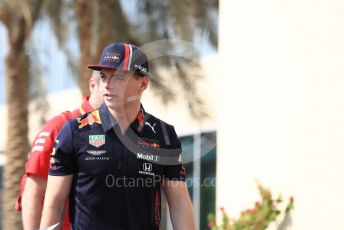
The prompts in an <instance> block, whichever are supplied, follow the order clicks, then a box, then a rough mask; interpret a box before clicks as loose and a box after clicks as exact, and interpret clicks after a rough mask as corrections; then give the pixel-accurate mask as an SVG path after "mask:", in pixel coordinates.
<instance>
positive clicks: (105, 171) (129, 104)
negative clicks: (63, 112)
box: [41, 43, 195, 230]
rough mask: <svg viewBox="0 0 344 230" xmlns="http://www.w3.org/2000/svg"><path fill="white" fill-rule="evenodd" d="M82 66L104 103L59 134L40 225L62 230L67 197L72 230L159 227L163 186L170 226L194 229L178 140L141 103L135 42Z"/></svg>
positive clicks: (141, 59) (144, 63)
mask: <svg viewBox="0 0 344 230" xmlns="http://www.w3.org/2000/svg"><path fill="white" fill-rule="evenodd" d="M88 67H89V68H90V69H93V70H97V71H100V78H101V81H100V85H101V87H102V88H104V92H103V98H104V102H105V103H104V104H102V105H101V106H100V108H99V109H97V110H95V111H93V112H90V113H86V114H84V115H82V116H81V117H79V118H77V119H72V120H69V121H67V122H66V124H65V125H64V126H63V128H62V129H61V131H60V133H59V134H58V136H57V138H56V140H55V151H54V152H53V153H52V155H51V164H50V169H49V176H48V184H47V191H46V196H45V202H44V209H43V214H42V219H41V228H43V229H44V228H48V227H56V229H59V228H60V227H61V222H62V219H63V214H64V209H65V203H66V200H67V199H68V198H69V202H70V224H71V228H72V229H82V230H87V229H102V230H107V229H113V230H121V229H123V230H135V229H140V230H144V229H147V230H154V229H159V227H160V222H161V220H160V206H161V204H160V201H161V194H160V191H161V188H162V190H163V191H164V193H165V195H166V198H167V202H168V205H169V209H170V217H171V221H172V225H173V228H174V229H185V230H192V229H195V225H194V218H193V211H192V204H191V201H190V197H189V194H188V191H187V185H186V183H185V181H184V180H185V169H184V167H183V165H182V163H181V154H182V152H181V143H180V141H179V140H178V137H177V134H176V132H175V130H174V127H173V126H172V125H169V124H167V123H166V122H164V121H162V120H160V119H158V118H156V117H155V116H153V115H151V114H149V113H148V112H146V111H145V109H144V108H143V106H142V104H141V96H142V94H143V92H144V91H145V90H146V89H147V87H148V84H149V76H150V72H149V64H148V58H147V56H146V55H145V53H144V52H143V50H141V49H140V48H138V47H136V46H135V45H132V44H128V43H112V44H110V45H108V46H107V47H105V49H104V50H103V52H102V55H101V58H100V62H99V64H97V65H90V66H88ZM54 229H55V228H54Z"/></svg>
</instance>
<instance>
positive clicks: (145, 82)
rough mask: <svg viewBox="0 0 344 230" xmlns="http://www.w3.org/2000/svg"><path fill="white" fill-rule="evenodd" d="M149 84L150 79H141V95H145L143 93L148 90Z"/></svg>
mask: <svg viewBox="0 0 344 230" xmlns="http://www.w3.org/2000/svg"><path fill="white" fill-rule="evenodd" d="M148 84H149V79H148V77H146V76H144V77H142V79H141V86H140V89H139V91H140V93H143V91H145V90H146V89H147V88H148Z"/></svg>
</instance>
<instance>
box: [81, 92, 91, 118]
mask: <svg viewBox="0 0 344 230" xmlns="http://www.w3.org/2000/svg"><path fill="white" fill-rule="evenodd" d="M89 99H90V96H86V97H84V99H83V101H82V104H81V106H80V113H81V114H84V113H88V112H91V111H93V110H94V108H93V107H92V106H91V104H90V103H89V101H88V100H89Z"/></svg>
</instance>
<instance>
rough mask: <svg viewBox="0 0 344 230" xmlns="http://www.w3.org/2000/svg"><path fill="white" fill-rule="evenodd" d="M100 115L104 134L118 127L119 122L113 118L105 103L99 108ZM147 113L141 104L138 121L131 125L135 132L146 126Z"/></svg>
mask: <svg viewBox="0 0 344 230" xmlns="http://www.w3.org/2000/svg"><path fill="white" fill-rule="evenodd" d="M99 115H100V119H101V121H102V126H103V130H104V132H108V131H109V130H111V129H113V128H115V126H116V125H117V123H118V122H117V120H116V119H115V118H114V117H113V116H112V114H111V113H110V111H109V109H108V108H107V106H106V105H105V103H103V104H102V105H101V106H100V108H99ZM145 116H146V112H145V110H144V108H143V106H142V104H141V108H140V111H139V112H138V114H137V116H136V119H135V120H134V121H133V122H132V123H131V124H130V127H131V128H132V129H134V130H138V131H139V130H141V128H142V127H143V126H144V121H145Z"/></svg>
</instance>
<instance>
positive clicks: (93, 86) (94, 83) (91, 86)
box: [88, 78, 97, 93]
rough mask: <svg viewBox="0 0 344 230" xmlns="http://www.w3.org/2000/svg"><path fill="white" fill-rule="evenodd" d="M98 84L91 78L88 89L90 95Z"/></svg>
mask: <svg viewBox="0 0 344 230" xmlns="http://www.w3.org/2000/svg"><path fill="white" fill-rule="evenodd" d="M96 86H97V85H96V82H95V81H94V80H93V78H90V80H88V87H89V89H90V93H92V92H93V91H94V88H95V87H96Z"/></svg>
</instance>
